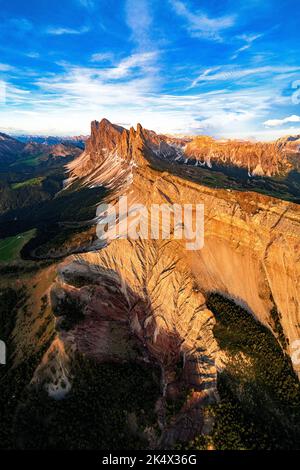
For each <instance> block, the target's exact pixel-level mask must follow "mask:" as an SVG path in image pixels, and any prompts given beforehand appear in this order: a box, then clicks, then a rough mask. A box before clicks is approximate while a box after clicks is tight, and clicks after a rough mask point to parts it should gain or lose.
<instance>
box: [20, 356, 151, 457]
mask: <svg viewBox="0 0 300 470" xmlns="http://www.w3.org/2000/svg"><path fill="white" fill-rule="evenodd" d="M72 373H73V374H74V383H73V386H72V389H71V391H70V392H69V394H68V395H67V396H66V397H65V398H64V399H62V400H54V399H53V398H50V397H49V396H48V395H47V394H46V392H44V391H36V390H30V391H28V392H27V397H26V400H24V402H23V404H22V406H19V409H18V414H17V417H16V421H15V422H16V426H15V429H14V432H15V438H16V442H17V443H19V446H20V447H21V448H25V449H107V450H110V449H124V448H126V449H139V448H146V447H147V441H146V439H145V436H144V433H143V430H144V429H145V427H147V426H155V425H156V424H155V423H156V415H155V412H154V407H155V403H156V400H157V398H158V396H159V372H158V371H157V370H156V369H154V368H153V367H151V366H149V364H148V365H144V364H136V363H129V364H117V363H107V364H99V363H97V362H95V361H93V360H91V359H87V358H86V357H83V356H77V358H76V361H75V362H74V364H73V370H72ZM131 414H135V416H136V420H134V421H136V423H137V428H136V429H132V427H131V426H130V419H129V416H130V415H131Z"/></svg>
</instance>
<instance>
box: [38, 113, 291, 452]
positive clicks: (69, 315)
mask: <svg viewBox="0 0 300 470" xmlns="http://www.w3.org/2000/svg"><path fill="white" fill-rule="evenodd" d="M177 151H178V146H177V143H176V145H175V146H174V142H171V143H170V142H169V143H168V142H166V140H164V139H161V137H159V136H158V135H156V134H155V133H154V132H153V131H147V130H145V129H143V128H142V126H141V125H138V126H137V129H136V130H134V129H133V128H132V129H130V130H129V131H128V130H125V129H123V128H120V127H119V126H115V125H112V124H111V123H109V122H108V121H107V120H103V121H101V123H98V122H94V123H92V133H91V138H90V139H89V140H88V142H87V146H86V150H85V151H84V152H83V154H82V155H81V156H79V157H78V158H77V159H76V160H74V161H73V162H71V163H70V164H69V165H68V168H69V171H70V177H69V179H68V181H67V182H66V186H67V187H72V185H74V184H75V183H76V184H79V183H80V184H82V185H85V186H88V187H93V186H95V185H103V186H105V187H106V188H108V189H109V193H108V196H106V202H110V203H111V204H112V205H114V206H115V207H116V210H117V214H118V215H119V218H118V226H119V227H120V229H121V228H122V224H123V222H124V219H123V218H122V216H123V214H122V213H120V212H118V210H119V209H118V206H117V203H118V197H119V196H120V195H127V197H128V205H129V206H130V205H131V204H133V203H137V202H138V203H139V204H143V205H144V206H145V207H146V208H147V209H150V206H151V205H152V204H166V205H168V206H171V205H172V204H174V203H180V204H204V224H205V230H204V246H203V248H201V249H197V250H196V251H195V250H194V251H190V250H187V249H186V242H187V239H177V237H175V234H174V232H171V234H170V237H169V238H167V239H162V237H158V239H156V240H152V239H148V240H145V239H143V237H139V238H138V239H133V238H130V237H129V238H128V239H118V238H117V239H115V238H114V237H111V234H110V232H107V233H106V236H105V239H104V240H102V241H101V243H100V245H99V240H98V241H96V242H92V244H91V245H90V246H89V248H88V249H89V252H88V253H84V254H81V255H73V256H70V257H68V258H66V260H65V261H64V262H63V263H62V264H61V265H60V266H59V267H58V276H57V279H56V282H55V284H54V285H53V286H52V289H51V304H52V308H53V311H54V314H55V316H56V337H55V339H54V342H53V343H52V345H51V347H50V349H49V351H48V352H47V353H46V355H45V356H44V359H43V361H42V363H41V365H40V366H39V368H38V369H37V371H36V373H35V376H34V379H33V383H37V384H44V387H45V388H46V389H47V390H48V392H49V394H51V395H53V396H57V397H61V396H62V395H63V394H64V393H66V392H68V390H69V389H70V387H72V377H71V376H70V374H69V361H70V358H72V356H73V355H74V353H75V352H76V351H79V352H81V353H83V354H85V355H87V356H88V357H93V358H96V359H97V360H98V361H100V362H101V361H118V362H120V361H121V362H123V361H127V360H132V359H134V360H139V361H146V362H149V361H150V362H153V363H155V364H158V365H159V367H160V369H161V372H162V379H161V380H162V383H161V398H160V399H159V401H158V402H157V406H156V411H157V416H158V422H159V426H160V428H161V430H162V435H161V438H160V442H159V443H158V442H156V444H155V445H160V446H164V447H166V446H167V447H168V446H172V445H173V444H174V442H176V441H178V440H189V439H192V438H193V437H194V436H195V435H197V434H199V433H200V432H203V433H206V432H209V431H210V430H211V426H212V422H211V421H207V417H206V414H205V413H204V412H203V405H204V404H207V403H214V402H216V401H218V392H217V372H218V370H219V371H220V370H222V368H223V367H224V364H225V363H226V355H224V353H223V352H222V351H221V350H220V349H219V346H218V344H217V342H216V340H215V338H214V333H213V328H214V325H215V319H214V315H213V313H212V312H211V311H210V310H208V308H207V307H206V303H205V297H206V294H207V293H209V292H221V293H223V294H224V295H225V296H228V297H231V298H233V299H235V301H236V302H237V303H240V304H241V305H243V306H245V307H246V309H247V310H248V311H249V314H253V315H254V316H255V317H256V318H257V319H258V320H259V321H260V322H262V323H263V324H264V325H266V326H267V327H268V328H270V329H271V330H272V331H273V333H274V335H275V336H276V337H278V340H279V339H280V340H282V338H279V336H278V331H279V325H280V328H281V330H282V331H283V334H284V337H285V340H286V341H285V342H284V343H282V347H283V348H286V350H287V352H288V353H289V354H292V352H293V341H294V340H296V339H298V338H299V336H300V331H299V329H300V323H299V305H300V298H299V281H300V263H299V255H300V235H299V234H300V231H299V226H300V210H299V206H298V205H296V204H293V203H289V202H285V201H280V200H278V199H274V198H271V197H268V196H264V195H260V194H257V193H254V192H239V191H230V190H225V189H213V188H208V187H205V186H201V185H199V184H197V183H195V182H192V181H189V180H186V179H184V178H180V177H178V176H175V175H173V174H172V168H173V165H174V160H173V161H172V158H173V159H174V158H176V155H177ZM158 158H160V159H162V158H163V159H165V160H167V161H168V162H170V166H169V171H158V170H157V169H154V168H153V167H152V164H153V162H154V161H156V160H157V159H158ZM102 215H103V214H102V213H101V211H100V212H98V218H96V219H95V221H94V222H95V224H96V223H97V222H99V221H101V217H102ZM103 243H104V245H106V246H104V247H102V248H101V249H99V248H100V246H101V245H102V246H103ZM274 309H275V310H274ZM272 311H273V312H274V311H276V312H277V313H276V316H274V313H273V314H272V313H271V312H272ZM295 369H296V370H297V367H296V365H295ZM62 384H63V386H62ZM184 390H192V393H191V394H190V395H189V396H188V397H186V399H185V402H184V404H183V406H182V408H181V410H180V411H179V413H178V414H177V417H176V418H175V419H173V421H172V422H169V421H168V420H167V418H166V401H168V400H170V399H175V398H178V397H180V396H182V394H183V393H184Z"/></svg>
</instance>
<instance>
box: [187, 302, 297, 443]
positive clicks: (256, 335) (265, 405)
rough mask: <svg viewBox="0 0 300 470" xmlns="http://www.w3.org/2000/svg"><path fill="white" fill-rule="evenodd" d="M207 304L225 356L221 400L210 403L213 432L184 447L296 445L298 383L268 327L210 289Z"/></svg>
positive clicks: (290, 364)
mask: <svg viewBox="0 0 300 470" xmlns="http://www.w3.org/2000/svg"><path fill="white" fill-rule="evenodd" d="M207 305H208V308H209V309H210V310H212V312H213V313H214V315H215V317H216V320H217V324H216V326H215V328H214V334H215V337H216V338H217V340H218V343H219V345H220V347H221V348H222V349H223V350H225V351H227V354H229V356H230V357H231V360H230V361H229V363H228V364H227V366H226V369H225V370H224V371H223V372H221V373H220V374H219V376H218V390H219V394H220V397H221V401H220V403H219V404H217V405H214V406H212V407H210V412H211V413H212V414H213V415H214V417H215V426H214V429H213V432H212V434H211V435H210V436H208V437H204V436H199V437H198V438H197V439H196V440H195V441H193V442H192V443H189V445H188V446H189V448H194V449H195V448H196V449H203V448H207V445H209V444H212V446H213V447H214V448H216V449H219V450H225V449H233V450H234V449H250V450H253V449H278V450H279V449H284V450H285V449H299V448H300V387H299V380H298V378H297V376H296V375H295V373H294V371H293V368H292V363H291V361H290V358H289V357H288V356H287V355H286V354H285V353H284V352H283V351H282V349H281V347H280V346H279V344H278V342H277V340H276V339H275V337H274V336H273V334H272V333H271V331H269V330H268V329H267V328H266V327H264V326H263V325H262V324H261V323H259V322H258V321H256V320H255V318H254V317H253V316H252V315H251V314H249V313H248V312H247V311H245V310H244V309H243V308H242V307H240V306H238V305H236V304H235V303H234V302H233V301H231V300H228V299H226V298H224V297H222V296H221V295H219V294H215V293H214V294H211V295H210V296H209V298H208V302H207ZM241 353H242V354H243V356H244V358H246V360H243V359H242V360H241V357H240V354H241Z"/></svg>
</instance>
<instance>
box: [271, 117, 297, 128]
mask: <svg viewBox="0 0 300 470" xmlns="http://www.w3.org/2000/svg"><path fill="white" fill-rule="evenodd" d="M290 122H300V116H298V115H297V114H292V115H291V116H287V117H285V118H283V119H269V120H268V121H265V122H264V125H265V126H266V127H277V126H282V125H283V124H287V123H290Z"/></svg>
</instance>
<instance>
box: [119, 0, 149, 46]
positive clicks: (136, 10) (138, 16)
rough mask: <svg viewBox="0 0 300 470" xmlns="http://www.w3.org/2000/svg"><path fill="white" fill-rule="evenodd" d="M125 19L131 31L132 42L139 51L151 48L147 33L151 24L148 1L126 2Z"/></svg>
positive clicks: (129, 0) (134, 0) (128, 0)
mask: <svg viewBox="0 0 300 470" xmlns="http://www.w3.org/2000/svg"><path fill="white" fill-rule="evenodd" d="M125 17H126V23H127V25H128V27H129V28H130V29H131V37H132V40H133V41H134V42H135V43H136V44H137V46H138V47H139V48H140V49H148V48H149V47H150V48H151V47H152V42H151V40H150V38H149V31H150V27H151V23H152V16H151V10H150V8H149V4H148V0H139V1H136V0H126V3H125Z"/></svg>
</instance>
